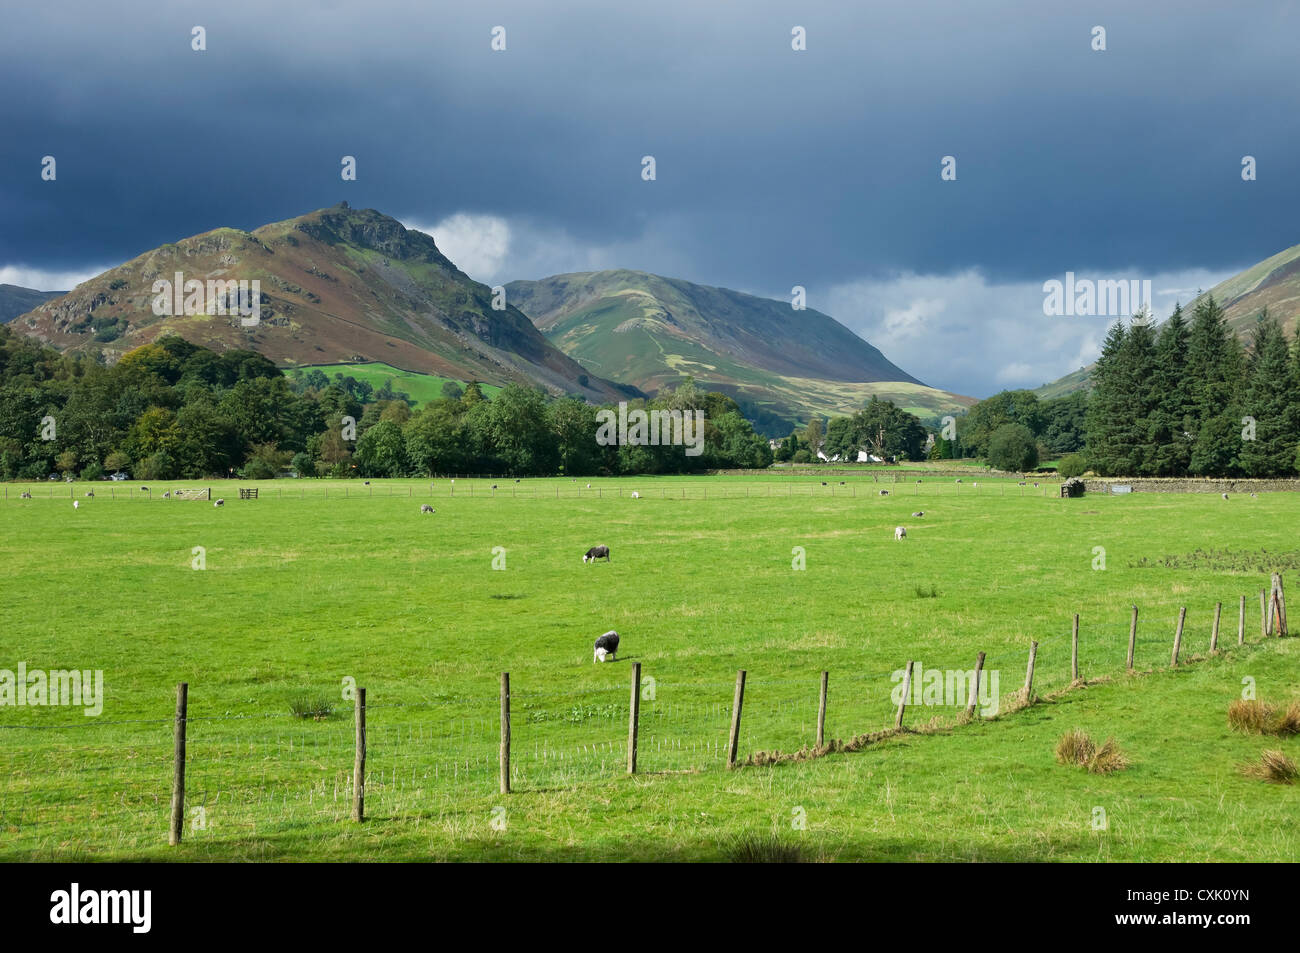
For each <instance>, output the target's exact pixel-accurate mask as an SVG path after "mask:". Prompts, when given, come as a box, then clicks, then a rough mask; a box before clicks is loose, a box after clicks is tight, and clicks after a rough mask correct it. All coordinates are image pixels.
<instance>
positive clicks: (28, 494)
mask: <svg viewBox="0 0 1300 953" xmlns="http://www.w3.org/2000/svg"><path fill="white" fill-rule="evenodd" d="M31 498H32V495H31V494H30V493H28V492H26V491H25V490H24V491H23V493H22V496H21V499H24V500H30V499H31Z"/></svg>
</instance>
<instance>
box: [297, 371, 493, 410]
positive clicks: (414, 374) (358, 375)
mask: <svg viewBox="0 0 1300 953" xmlns="http://www.w3.org/2000/svg"><path fill="white" fill-rule="evenodd" d="M309 370H318V371H321V372H323V373H324V374H325V376H326V377H328V378H329V379H330V380H333V379H334V375H335V374H342V375H343V376H344V377H352V378H355V379H356V380H359V381H365V382H366V383H368V384H370V386H372V387H373V388H374V389H375V390H379V389H380V388H381V387H383V386H384V384H385V382H389V383H391V384H392V385H393V390H395V391H401V392H402V393H404V394H407V395H409V396H410V398H411V399H412V400H413V401H415V404H416V406H417V407H422V406H424V405H425V404H427V403H428V402H429V401H431V400H437V399H438V398H439V397H441V396H442V385H443V384H446V383H447V382H448V381H454V382H455V383H457V384H459V385H461V387H464V386H465V384H466V382H465V381H460V380H455V379H454V378H451V377H439V376H438V375H436V374H424V373H421V372H420V371H406V370H402V369H401V368H398V367H392V366H391V365H388V364H384V363H381V362H379V361H369V362H366V363H363V364H320V365H313V366H311V367H294V368H292V369H287V370H286V371H285V373H287V374H288V375H289V376H290V377H301V376H302V375H303V374H304V373H306V372H307V371H309ZM479 389H480V390H482V391H483V393H484V394H485V395H486V396H488V397H492V396H494V395H496V394H498V393H500V391H501V388H500V387H498V386H497V385H495V384H482V383H481V384H479Z"/></svg>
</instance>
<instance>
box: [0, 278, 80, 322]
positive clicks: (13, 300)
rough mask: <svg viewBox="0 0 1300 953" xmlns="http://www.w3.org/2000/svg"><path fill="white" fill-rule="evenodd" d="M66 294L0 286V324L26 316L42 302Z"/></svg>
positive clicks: (13, 286) (15, 286)
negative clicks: (21, 315)
mask: <svg viewBox="0 0 1300 953" xmlns="http://www.w3.org/2000/svg"><path fill="white" fill-rule="evenodd" d="M63 294H67V292H66V291H36V290H35V289H34V288H20V287H18V286H17V285H0V324H6V323H8V322H9V321H12V320H13V319H14V318H16V317H18V315H20V314H26V313H27V312H28V311H30V310H32V308H34V307H36V306H37V305H38V304H40V303H41V302H42V301H48V300H49V299H50V298H57V297H59V295H63Z"/></svg>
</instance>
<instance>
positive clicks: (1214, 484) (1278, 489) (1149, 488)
mask: <svg viewBox="0 0 1300 953" xmlns="http://www.w3.org/2000/svg"><path fill="white" fill-rule="evenodd" d="M1084 483H1085V485H1086V486H1087V492H1089V493H1109V492H1110V487H1111V484H1119V485H1121V486H1131V487H1132V488H1133V492H1134V493H1216V494H1217V493H1227V494H1229V495H1231V494H1233V493H1296V492H1300V480H1231V479H1222V480H1208V479H1204V478H1201V479H1195V478H1190V477H1188V478H1177V477H1175V478H1169V479H1156V478H1153V477H1141V478H1135V479H1132V480H1125V479H1122V478H1119V477H1115V478H1108V479H1104V480H1103V479H1099V478H1097V477H1088V478H1087V479H1085V480H1084Z"/></svg>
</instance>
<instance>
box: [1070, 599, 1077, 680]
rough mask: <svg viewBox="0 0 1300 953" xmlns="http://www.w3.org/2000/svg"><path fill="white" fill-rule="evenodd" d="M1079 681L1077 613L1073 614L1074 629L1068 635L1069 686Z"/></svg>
mask: <svg viewBox="0 0 1300 953" xmlns="http://www.w3.org/2000/svg"><path fill="white" fill-rule="evenodd" d="M1078 680H1079V613H1077V612H1076V613H1075V614H1074V628H1073V630H1072V631H1071V634H1070V684H1071V685H1073V684H1074V683H1075V682H1077V681H1078Z"/></svg>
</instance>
